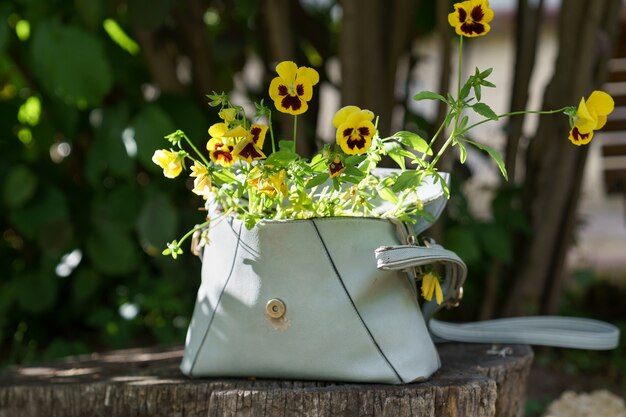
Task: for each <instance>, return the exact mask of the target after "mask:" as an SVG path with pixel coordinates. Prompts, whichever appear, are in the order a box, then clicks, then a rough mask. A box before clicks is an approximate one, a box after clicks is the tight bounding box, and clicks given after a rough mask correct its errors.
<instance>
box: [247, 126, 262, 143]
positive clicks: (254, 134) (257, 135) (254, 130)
mask: <svg viewBox="0 0 626 417" xmlns="http://www.w3.org/2000/svg"><path fill="white" fill-rule="evenodd" d="M266 134H267V126H266V125H257V124H253V125H252V126H250V133H249V134H248V137H249V138H251V139H252V142H253V143H254V144H255V145H256V146H258V147H259V148H263V144H264V143H265V135H266Z"/></svg>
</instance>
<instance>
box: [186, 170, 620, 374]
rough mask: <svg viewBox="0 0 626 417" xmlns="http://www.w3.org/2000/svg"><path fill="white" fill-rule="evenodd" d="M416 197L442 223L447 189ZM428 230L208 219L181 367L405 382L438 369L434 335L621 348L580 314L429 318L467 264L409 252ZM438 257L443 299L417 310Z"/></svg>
mask: <svg viewBox="0 0 626 417" xmlns="http://www.w3.org/2000/svg"><path fill="white" fill-rule="evenodd" d="M418 193H419V195H420V197H421V198H422V200H423V202H424V204H425V208H426V209H427V210H428V211H430V212H431V214H433V217H434V218H436V217H437V216H439V214H440V213H441V211H442V210H443V207H444V206H445V202H446V198H445V196H444V195H443V189H442V187H441V186H440V185H438V184H436V183H433V182H430V183H427V184H425V185H424V186H423V187H421V188H420V189H419V190H418ZM429 225H430V223H428V222H421V223H419V224H417V225H415V226H412V227H410V228H409V227H406V226H405V225H404V224H402V223H399V222H394V221H390V220H387V219H379V218H359V217H330V218H315V219H306V220H289V221H262V222H260V223H259V224H257V225H256V226H255V227H254V228H252V229H251V230H248V229H246V227H245V226H244V225H243V222H242V221H240V220H238V219H236V218H235V217H225V218H222V219H221V220H219V221H216V222H214V223H213V224H211V227H210V229H209V231H208V241H209V242H211V243H210V244H209V245H208V246H206V247H205V248H204V250H203V253H202V283H201V285H200V288H199V291H198V296H197V299H196V305H195V309H194V312H193V317H192V320H191V323H190V326H189V330H188V333H187V340H186V343H185V352H184V356H183V360H182V363H181V370H182V372H183V373H185V374H186V375H190V376H200V377H205V376H214V377H260V378H261V377H262V378H288V379H312V380H336V381H350V382H370V383H372V382H376V383H389V384H401V383H409V382H413V381H420V380H424V379H426V378H428V377H429V376H431V375H432V374H433V373H434V372H435V371H436V370H437V369H439V367H440V365H441V364H440V360H439V356H438V354H437V349H436V347H435V344H434V342H433V338H435V339H436V340H438V341H441V340H456V341H474V342H501V343H537V344H552V345H559V346H571V347H586V348H591V349H606V348H611V347H614V346H616V345H617V338H618V335H619V332H618V331H617V329H616V328H615V327H613V326H611V325H609V324H606V323H600V322H595V321H588V320H582V319H580V320H578V321H576V319H570V320H569V321H568V319H562V318H552V319H545V318H544V319H543V320H541V321H539V322H537V321H536V320H535V318H527V319H515V320H518V322H517V324H516V326H517V329H512V328H511V322H510V321H507V320H511V319H507V320H505V321H492V322H482V323H470V324H462V325H453V324H449V323H442V322H439V321H437V320H434V319H431V318H432V316H433V314H434V313H435V312H436V311H437V310H438V309H439V308H442V307H444V306H454V305H456V304H458V300H459V298H460V296H461V295H462V285H463V282H464V280H465V276H466V267H465V264H464V263H463V261H462V260H461V259H460V258H459V257H458V256H457V255H456V254H455V253H453V252H451V251H448V250H446V249H444V248H442V247H441V246H439V245H436V244H434V243H433V244H430V245H429V246H428V247H426V246H417V245H415V237H414V236H416V235H417V234H418V233H420V232H422V231H423V230H424V229H426V228H427V227H428V226H429ZM433 262H438V263H441V264H443V265H444V266H445V281H444V283H443V292H444V301H443V303H442V304H441V305H437V304H436V303H435V302H434V301H431V302H426V303H425V304H424V305H423V306H422V307H420V304H419V302H418V289H417V286H416V282H415V278H414V276H413V274H412V272H413V271H414V270H415V268H416V267H419V266H421V265H425V264H430V263H433ZM520 320H521V321H520ZM429 330H430V331H429ZM555 330H558V331H556V336H555Z"/></svg>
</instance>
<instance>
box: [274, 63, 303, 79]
mask: <svg viewBox="0 0 626 417" xmlns="http://www.w3.org/2000/svg"><path fill="white" fill-rule="evenodd" d="M276 73H277V74H278V75H279V76H280V77H281V78H282V79H283V80H284V81H285V82H286V83H287V84H293V82H294V81H295V80H296V74H297V73H298V66H297V65H296V63H295V62H293V61H283V62H281V63H280V64H278V65H276Z"/></svg>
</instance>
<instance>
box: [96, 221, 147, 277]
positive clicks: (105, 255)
mask: <svg viewBox="0 0 626 417" xmlns="http://www.w3.org/2000/svg"><path fill="white" fill-rule="evenodd" d="M152 227H154V228H155V229H157V228H159V225H158V224H154V225H152ZM137 247H138V245H137V242H136V241H135V240H134V239H132V238H131V236H130V234H129V233H125V232H124V231H123V230H119V229H117V228H108V229H96V228H94V229H93V230H92V235H91V236H89V238H88V239H87V244H86V252H87V255H88V256H89V259H91V262H92V263H93V265H94V267H95V268H96V270H98V271H99V272H101V273H103V274H108V275H123V274H130V273H132V272H133V271H134V270H135V269H136V268H137V267H138V266H139V252H138V250H137Z"/></svg>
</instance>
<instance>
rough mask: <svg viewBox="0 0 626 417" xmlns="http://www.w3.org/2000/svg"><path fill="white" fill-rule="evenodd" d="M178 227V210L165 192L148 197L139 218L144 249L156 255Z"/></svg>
mask: <svg viewBox="0 0 626 417" xmlns="http://www.w3.org/2000/svg"><path fill="white" fill-rule="evenodd" d="M177 228H178V211H177V210H176V207H174V204H172V202H171V200H170V199H169V198H168V197H167V196H166V195H165V194H155V195H153V196H151V197H150V198H148V200H147V201H146V202H145V203H144V206H143V208H142V209H141V212H140V214H139V218H138V219H137V233H138V234H139V241H140V243H141V246H142V247H143V249H144V251H146V253H148V254H149V255H152V256H156V255H157V254H158V253H160V251H161V250H162V248H163V247H165V245H166V244H167V242H168V241H169V240H170V239H171V238H172V236H174V234H175V233H176V230H177Z"/></svg>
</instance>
